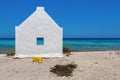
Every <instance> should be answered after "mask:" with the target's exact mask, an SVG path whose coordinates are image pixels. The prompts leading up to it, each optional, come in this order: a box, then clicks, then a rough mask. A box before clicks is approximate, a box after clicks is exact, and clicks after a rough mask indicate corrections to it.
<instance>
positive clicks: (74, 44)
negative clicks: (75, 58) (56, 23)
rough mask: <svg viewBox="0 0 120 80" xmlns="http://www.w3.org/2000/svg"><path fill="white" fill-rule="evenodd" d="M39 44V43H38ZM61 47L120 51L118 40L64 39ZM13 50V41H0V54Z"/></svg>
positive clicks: (119, 40) (76, 49)
mask: <svg viewBox="0 0 120 80" xmlns="http://www.w3.org/2000/svg"><path fill="white" fill-rule="evenodd" d="M39 43H41V41H39ZM63 46H67V47H70V48H71V49H72V51H106V50H120V39H74V38H69V39H68V38H66V39H64V40H63ZM14 48H15V39H0V53H5V52H7V51H9V50H10V49H14Z"/></svg>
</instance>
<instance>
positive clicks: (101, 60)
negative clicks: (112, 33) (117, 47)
mask: <svg viewBox="0 0 120 80" xmlns="http://www.w3.org/2000/svg"><path fill="white" fill-rule="evenodd" d="M71 62H75V63H76V64H78V67H77V68H76V69H75V70H74V72H73V76H72V77H65V76H64V77H58V76H56V74H53V73H51V72H50V67H53V66H54V65H56V64H67V63H71ZM0 80H120V52H119V53H118V52H114V51H103V52H102V51H100V52H73V53H72V55H71V56H69V57H64V58H51V59H44V61H43V63H33V62H32V60H31V58H25V59H13V58H12V57H6V56H4V55H0Z"/></svg>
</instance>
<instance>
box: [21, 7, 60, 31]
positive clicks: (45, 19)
mask: <svg viewBox="0 0 120 80" xmlns="http://www.w3.org/2000/svg"><path fill="white" fill-rule="evenodd" d="M33 22H35V23H38V24H46V23H49V24H53V25H55V26H56V27H58V28H59V29H61V28H60V27H59V26H58V25H57V24H56V22H55V21H54V20H53V19H52V18H51V17H50V16H49V15H48V14H47V13H46V11H45V10H44V7H37V8H36V11H35V12H33V13H32V15H30V16H29V17H28V18H27V19H26V20H25V21H24V22H23V23H22V24H20V25H19V26H20V27H24V26H25V27H26V26H27V24H32V23H33ZM28 27H29V26H28ZM37 27H38V26H37Z"/></svg>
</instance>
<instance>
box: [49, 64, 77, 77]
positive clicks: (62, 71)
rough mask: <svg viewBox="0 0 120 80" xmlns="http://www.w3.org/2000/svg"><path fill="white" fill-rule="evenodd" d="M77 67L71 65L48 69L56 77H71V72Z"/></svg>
mask: <svg viewBox="0 0 120 80" xmlns="http://www.w3.org/2000/svg"><path fill="white" fill-rule="evenodd" d="M76 67H77V64H74V63H71V64H67V65H56V66H54V67H52V68H50V72H53V73H55V74H57V76H66V77H68V76H72V72H73V71H74V69H75V68H76Z"/></svg>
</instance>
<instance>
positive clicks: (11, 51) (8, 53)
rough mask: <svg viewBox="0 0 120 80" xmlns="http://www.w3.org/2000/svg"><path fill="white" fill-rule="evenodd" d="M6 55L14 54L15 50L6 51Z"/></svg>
mask: <svg viewBox="0 0 120 80" xmlns="http://www.w3.org/2000/svg"><path fill="white" fill-rule="evenodd" d="M6 55H7V56H14V55H15V50H14V49H13V50H10V51H8V52H7V53H6Z"/></svg>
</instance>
